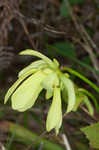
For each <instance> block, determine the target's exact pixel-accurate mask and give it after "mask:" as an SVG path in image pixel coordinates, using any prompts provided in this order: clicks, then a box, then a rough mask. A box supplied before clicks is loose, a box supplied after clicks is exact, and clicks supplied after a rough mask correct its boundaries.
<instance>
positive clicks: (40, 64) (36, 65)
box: [18, 60, 46, 77]
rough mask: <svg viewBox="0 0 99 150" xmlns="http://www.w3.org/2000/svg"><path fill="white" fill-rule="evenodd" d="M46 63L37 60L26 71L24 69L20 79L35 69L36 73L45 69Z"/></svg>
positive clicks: (20, 73)
mask: <svg viewBox="0 0 99 150" xmlns="http://www.w3.org/2000/svg"><path fill="white" fill-rule="evenodd" d="M45 66H46V63H45V62H44V61H43V60H37V61H35V62H33V63H31V64H30V65H28V66H27V67H25V68H24V69H22V70H21V71H20V72H19V74H18V77H20V76H21V75H23V74H24V73H26V72H27V71H29V70H31V69H34V72H36V71H37V70H38V69H41V68H42V67H45Z"/></svg>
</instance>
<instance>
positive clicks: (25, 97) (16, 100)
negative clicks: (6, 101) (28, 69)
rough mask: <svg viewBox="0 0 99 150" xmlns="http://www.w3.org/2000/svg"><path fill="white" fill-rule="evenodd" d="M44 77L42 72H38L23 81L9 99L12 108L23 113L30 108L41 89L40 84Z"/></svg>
mask: <svg viewBox="0 0 99 150" xmlns="http://www.w3.org/2000/svg"><path fill="white" fill-rule="evenodd" d="M45 77H46V75H45V74H44V73H43V72H42V71H38V72H37V73H35V74H33V75H32V76H30V77H29V78H28V79H27V80H25V81H24V82H23V83H22V84H21V85H20V86H19V87H18V89H17V90H16V91H15V92H14V94H13V95H12V97H11V102H12V108H13V109H15V110H18V111H25V110H27V109H29V108H30V107H32V106H33V104H34V103H35V101H36V99H37V97H38V95H39V94H40V92H41V90H42V89H43V88H42V86H41V85H40V84H41V82H42V81H43V80H44V78H45Z"/></svg>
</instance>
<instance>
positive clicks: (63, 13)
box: [60, 0, 84, 17]
mask: <svg viewBox="0 0 99 150" xmlns="http://www.w3.org/2000/svg"><path fill="white" fill-rule="evenodd" d="M83 2H84V0H69V3H70V4H71V5H74V4H82V3H83ZM60 15H61V16H63V17H68V16H69V11H68V8H67V5H66V0H63V1H62V4H61V8H60Z"/></svg>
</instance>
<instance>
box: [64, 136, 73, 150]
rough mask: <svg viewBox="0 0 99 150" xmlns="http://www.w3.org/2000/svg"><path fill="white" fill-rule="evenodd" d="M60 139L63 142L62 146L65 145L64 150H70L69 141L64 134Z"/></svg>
mask: <svg viewBox="0 0 99 150" xmlns="http://www.w3.org/2000/svg"><path fill="white" fill-rule="evenodd" d="M62 139H63V141H64V145H65V148H66V150H72V149H71V146H70V144H69V141H68V139H67V136H66V135H65V134H62Z"/></svg>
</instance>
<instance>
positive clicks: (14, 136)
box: [0, 0, 99, 150]
mask: <svg viewBox="0 0 99 150" xmlns="http://www.w3.org/2000/svg"><path fill="white" fill-rule="evenodd" d="M25 49H34V50H36V51H39V52H41V53H43V54H45V55H47V56H48V57H50V58H57V60H58V61H59V62H60V64H61V67H63V66H68V67H71V68H72V69H74V70H76V71H78V72H79V73H81V74H82V75H84V76H85V77H87V78H88V79H90V80H91V81H92V82H93V83H95V84H96V85H97V86H99V0H46V1H44V0H0V142H1V145H0V146H1V150H4V149H7V150H17V149H19V150H65V149H66V148H65V145H64V140H63V138H62V135H63V134H65V135H66V136H67V138H68V141H69V143H70V146H71V148H72V150H92V148H91V147H90V146H89V142H88V140H87V139H86V137H85V136H84V134H82V132H81V131H80V128H81V127H84V126H85V125H90V124H92V123H95V122H96V121H99V114H97V113H96V112H95V116H94V117H91V116H90V115H89V114H88V113H86V112H84V111H83V110H81V109H79V110H78V111H77V112H75V113H70V114H68V115H67V116H64V119H63V125H62V128H61V131H60V134H59V135H58V136H57V137H56V136H55V133H54V132H53V131H52V132H51V133H46V131H45V121H46V115H47V111H48V108H49V103H51V102H50V101H46V100H45V99H44V96H43V93H42V94H41V95H40V97H39V99H40V100H39V101H38V102H37V103H36V104H35V106H34V107H33V108H31V109H30V110H28V111H26V112H24V113H19V112H17V111H14V110H12V108H11V107H10V101H9V102H8V104H6V105H4V96H5V94H6V92H7V90H8V89H9V87H10V86H11V85H12V84H13V83H14V82H15V81H16V79H17V74H18V72H19V71H20V70H21V69H22V68H24V67H25V66H27V65H28V64H30V62H32V61H34V60H36V59H37V58H35V57H31V56H19V55H18V53H19V52H20V51H22V50H25ZM71 78H72V79H73V81H74V82H75V83H76V84H77V85H78V86H80V87H84V88H86V89H87V90H89V91H90V92H92V93H93V94H94V95H95V96H96V98H97V101H98V100H99V96H98V95H97V93H96V92H95V91H94V90H93V89H92V88H90V86H89V85H87V84H85V83H84V82H83V81H82V80H80V79H78V78H77V77H75V76H73V75H72V76H71ZM63 110H64V111H65V108H63ZM38 135H40V136H38ZM68 150H69V149H68Z"/></svg>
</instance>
